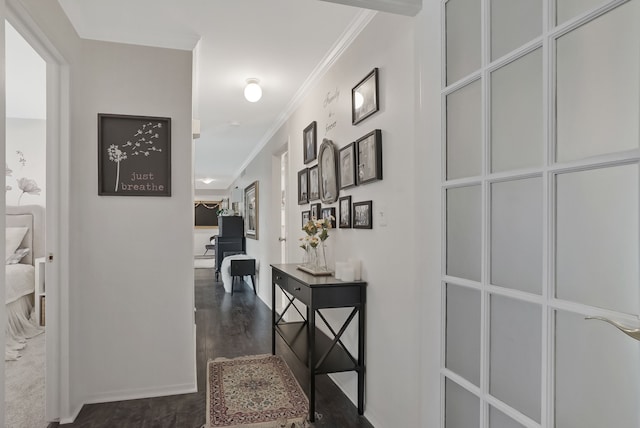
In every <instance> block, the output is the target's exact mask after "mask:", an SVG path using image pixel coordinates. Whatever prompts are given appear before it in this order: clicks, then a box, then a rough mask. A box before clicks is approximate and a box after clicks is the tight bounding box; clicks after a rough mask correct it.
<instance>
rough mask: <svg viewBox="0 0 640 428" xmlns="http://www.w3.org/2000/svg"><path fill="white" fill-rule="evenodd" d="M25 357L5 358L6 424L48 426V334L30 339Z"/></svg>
mask: <svg viewBox="0 0 640 428" xmlns="http://www.w3.org/2000/svg"><path fill="white" fill-rule="evenodd" d="M21 352H22V357H20V358H18V359H17V360H16V361H6V362H5V376H6V377H5V397H6V412H5V427H6V428H45V427H46V426H47V423H46V422H45V415H44V359H45V334H44V333H43V334H40V335H38V336H36V337H34V338H32V339H29V340H28V341H27V346H26V347H25V348H24V349H23V350H22V351H21Z"/></svg>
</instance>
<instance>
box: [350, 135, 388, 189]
mask: <svg viewBox="0 0 640 428" xmlns="http://www.w3.org/2000/svg"><path fill="white" fill-rule="evenodd" d="M356 153H357V155H358V160H357V162H358V167H357V175H356V182H357V184H358V185H360V184H365V183H370V182H372V181H377V180H382V131H380V130H379V129H376V130H374V131H371V132H369V133H368V134H367V135H365V136H364V137H361V138H359V139H358V140H357V141H356Z"/></svg>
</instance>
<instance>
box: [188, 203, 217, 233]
mask: <svg viewBox="0 0 640 428" xmlns="http://www.w3.org/2000/svg"><path fill="white" fill-rule="evenodd" d="M220 209H221V202H220V201H195V202H194V203H193V214H194V226H195V228H196V229H206V228H209V229H213V228H217V227H218V211H219V210H220Z"/></svg>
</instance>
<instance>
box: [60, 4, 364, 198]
mask: <svg viewBox="0 0 640 428" xmlns="http://www.w3.org/2000/svg"><path fill="white" fill-rule="evenodd" d="M58 1H59V2H60V4H61V5H62V8H63V9H64V11H65V13H66V14H67V16H68V17H69V19H70V21H71V23H72V24H73V26H74V27H75V29H76V31H77V32H78V34H79V35H80V37H82V38H85V39H94V40H104V41H112V42H120V43H131V44H139V45H145V46H156V47H167V48H174V49H184V50H194V61H195V66H194V114H193V116H194V118H195V119H199V120H200V133H201V136H200V138H199V139H197V140H196V143H195V164H194V174H195V179H196V189H226V188H227V187H228V186H229V185H230V184H231V183H232V181H233V180H234V179H235V178H237V177H238V176H239V175H240V173H241V172H242V170H243V169H244V168H245V167H246V165H247V164H248V162H249V161H250V160H251V159H252V157H253V156H254V154H255V153H257V151H259V149H260V148H261V147H262V145H263V144H265V143H266V142H267V141H268V139H269V138H270V137H271V136H272V134H273V133H274V132H275V131H276V130H277V128H278V127H279V126H280V124H282V123H283V121H284V120H285V119H286V118H287V116H288V115H289V114H290V113H291V112H292V111H293V109H294V108H295V106H296V105H297V104H296V103H297V101H298V100H299V99H300V98H301V96H302V95H303V92H304V89H305V88H306V87H307V86H308V85H309V84H311V83H313V80H314V78H317V77H319V76H320V74H321V72H322V70H323V66H325V65H327V64H328V62H329V60H330V59H331V57H332V55H333V54H335V52H336V51H339V48H340V46H341V45H342V44H344V43H345V42H346V41H347V40H348V39H349V37H351V36H352V35H353V34H352V33H353V28H354V27H357V26H358V23H362V22H363V20H366V17H367V16H369V17H370V15H371V12H365V11H364V10H363V9H359V8H356V7H351V6H344V5H339V4H333V3H328V2H324V1H318V0H268V1H267V0H181V1H177V0H135V1H131V0H102V1H100V0H58ZM249 78H257V79H259V80H260V84H261V86H262V89H263V96H262V99H261V100H260V101H259V102H257V103H250V102H248V101H247V100H245V98H244V96H243V90H244V86H245V84H246V80H247V79H249ZM143 113H144V112H141V114H143ZM204 178H213V179H215V181H213V182H211V183H210V184H208V185H207V184H205V183H203V182H201V181H199V179H204Z"/></svg>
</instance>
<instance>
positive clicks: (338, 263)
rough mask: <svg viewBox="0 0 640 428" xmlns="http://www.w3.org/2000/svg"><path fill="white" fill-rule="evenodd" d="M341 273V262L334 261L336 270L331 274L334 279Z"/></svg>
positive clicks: (338, 277)
mask: <svg viewBox="0 0 640 428" xmlns="http://www.w3.org/2000/svg"><path fill="white" fill-rule="evenodd" d="M341 275H342V262H336V271H335V273H334V274H333V276H334V277H335V278H336V279H340V276H341Z"/></svg>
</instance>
